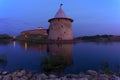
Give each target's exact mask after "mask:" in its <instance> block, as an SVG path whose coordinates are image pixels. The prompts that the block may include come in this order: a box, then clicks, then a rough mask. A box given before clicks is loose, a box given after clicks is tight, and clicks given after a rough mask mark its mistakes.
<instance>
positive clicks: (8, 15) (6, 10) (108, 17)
mask: <svg viewBox="0 0 120 80" xmlns="http://www.w3.org/2000/svg"><path fill="white" fill-rule="evenodd" d="M61 3H62V4H63V6H62V8H63V10H64V12H65V13H66V14H67V16H68V17H69V18H72V19H73V20H74V22H73V23H72V29H73V35H74V36H75V37H77V36H86V35H87V36H88V35H98V34H100V35H102V34H112V35H120V0H0V34H2V33H7V34H11V35H19V34H20V32H21V31H25V30H31V29H36V28H37V27H39V26H42V27H43V28H48V27H49V22H48V20H49V19H51V18H53V17H54V16H55V14H56V12H57V11H58V9H59V6H60V4H61Z"/></svg>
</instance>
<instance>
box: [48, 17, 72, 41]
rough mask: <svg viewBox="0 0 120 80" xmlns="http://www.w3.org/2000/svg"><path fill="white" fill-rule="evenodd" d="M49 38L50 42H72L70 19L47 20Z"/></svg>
mask: <svg viewBox="0 0 120 80" xmlns="http://www.w3.org/2000/svg"><path fill="white" fill-rule="evenodd" d="M49 22H50V26H49V36H48V39H50V40H72V39H73V34H72V19H69V18H53V19H50V20H49Z"/></svg>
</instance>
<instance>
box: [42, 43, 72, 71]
mask: <svg viewBox="0 0 120 80" xmlns="http://www.w3.org/2000/svg"><path fill="white" fill-rule="evenodd" d="M48 51H49V53H50V55H49V57H45V58H44V59H43V61H42V65H43V70H44V71H47V72H51V71H52V72H59V73H60V72H64V70H65V68H66V67H68V66H70V65H72V44H50V45H48Z"/></svg>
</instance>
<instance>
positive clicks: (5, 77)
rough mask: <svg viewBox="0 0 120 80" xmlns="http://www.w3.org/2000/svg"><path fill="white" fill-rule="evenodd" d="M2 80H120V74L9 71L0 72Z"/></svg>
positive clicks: (90, 71) (89, 71)
mask: <svg viewBox="0 0 120 80" xmlns="http://www.w3.org/2000/svg"><path fill="white" fill-rule="evenodd" d="M0 80H120V73H99V72H96V71H94V70H88V71H87V72H80V73H79V74H64V75H62V76H59V75H56V74H45V73H35V74H32V72H31V71H30V72H28V73H27V72H26V71H25V70H20V71H19V70H16V71H14V72H12V73H9V72H7V71H3V72H0Z"/></svg>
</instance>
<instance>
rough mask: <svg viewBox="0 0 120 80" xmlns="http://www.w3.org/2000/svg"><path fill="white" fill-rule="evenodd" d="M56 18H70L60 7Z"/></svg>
mask: <svg viewBox="0 0 120 80" xmlns="http://www.w3.org/2000/svg"><path fill="white" fill-rule="evenodd" d="M54 18H68V17H67V15H66V14H65V12H64V11H63V9H62V8H61V7H60V8H59V10H58V12H57V13H56V15H55V17H54Z"/></svg>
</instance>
